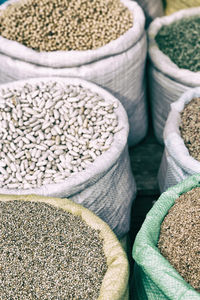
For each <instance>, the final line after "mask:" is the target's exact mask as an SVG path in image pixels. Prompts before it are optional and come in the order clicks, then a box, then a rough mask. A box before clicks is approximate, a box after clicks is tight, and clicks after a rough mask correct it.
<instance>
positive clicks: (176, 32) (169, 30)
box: [155, 16, 200, 72]
mask: <svg viewBox="0 0 200 300" xmlns="http://www.w3.org/2000/svg"><path fill="white" fill-rule="evenodd" d="M155 40H156V42H157V44H158V47H159V49H160V50H161V51H162V52H163V53H164V54H166V55H167V56H168V57H169V58H170V59H171V60H172V61H173V62H174V63H175V64H176V65H177V66H178V67H179V68H183V69H188V70H190V71H193V72H198V71H200V17H199V16H194V17H188V18H184V19H181V20H178V21H175V22H173V23H172V24H170V25H165V26H162V27H161V29H160V30H159V32H158V33H157V35H156V37H155Z"/></svg>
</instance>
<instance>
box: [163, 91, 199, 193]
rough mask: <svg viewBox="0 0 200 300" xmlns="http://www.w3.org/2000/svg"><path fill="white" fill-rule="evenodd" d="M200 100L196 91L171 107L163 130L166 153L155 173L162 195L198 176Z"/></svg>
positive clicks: (189, 93)
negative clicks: (176, 185)
mask: <svg viewBox="0 0 200 300" xmlns="http://www.w3.org/2000/svg"><path fill="white" fill-rule="evenodd" d="M199 97H200V88H195V89H191V90H189V91H187V92H186V93H184V94H183V95H182V96H181V97H180V99H179V100H178V101H176V102H174V103H172V104H171V111H170V113H169V116H168V119H167V122H166V125H165V128H164V144H165V150H164V154H163V158H162V161H161V165H160V169H159V173H158V183H159V187H160V190H161V192H164V191H165V190H166V189H167V188H169V187H170V186H173V185H175V184H177V183H179V182H180V181H182V180H183V179H185V178H187V177H188V176H191V175H193V174H196V173H200V156H199V153H200V140H199V134H200V133H199V128H200V120H199V106H200V98H199Z"/></svg>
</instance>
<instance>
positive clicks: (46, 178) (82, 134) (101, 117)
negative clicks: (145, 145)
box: [0, 77, 136, 238]
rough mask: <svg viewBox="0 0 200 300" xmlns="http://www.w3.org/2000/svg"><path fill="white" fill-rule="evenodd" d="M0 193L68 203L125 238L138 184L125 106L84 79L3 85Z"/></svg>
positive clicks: (0, 104)
mask: <svg viewBox="0 0 200 300" xmlns="http://www.w3.org/2000/svg"><path fill="white" fill-rule="evenodd" d="M0 107H1V112H0V118H1V119H0V120H1V121H0V124H1V126H0V141H1V142H0V149H1V152H0V158H1V161H0V172H1V173H0V193H2V194H18V195H21V194H37V195H41V196H49V197H59V198H62V197H68V198H70V199H71V200H73V201H74V202H76V203H79V204H82V205H83V206H85V207H86V208H89V209H90V210H92V211H93V212H94V213H96V214H97V215H98V216H99V217H101V218H102V219H103V220H104V221H105V222H107V223H108V224H109V225H110V227H111V229H112V230H113V231H114V232H115V233H116V234H117V236H118V237H119V238H122V237H123V236H124V235H126V234H127V233H128V231H129V227H130V213H131V206H132V202H133V200H134V198H135V194H136V185H135V181H134V178H133V175H132V172H131V166H130V159H129V154H128V146H127V138H128V131H129V125H128V118H127V114H126V112H125V110H124V108H123V106H122V104H121V103H120V102H119V101H118V100H117V99H116V98H115V97H114V96H113V95H112V94H110V93H109V92H107V91H106V90H104V89H102V88H101V87H99V86H97V85H96V84H93V83H91V82H87V81H85V80H83V79H79V78H57V77H51V78H49V77H47V78H35V79H27V80H20V81H16V82H11V83H7V84H2V85H1V86H0Z"/></svg>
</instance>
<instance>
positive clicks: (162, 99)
mask: <svg viewBox="0 0 200 300" xmlns="http://www.w3.org/2000/svg"><path fill="white" fill-rule="evenodd" d="M174 2H175V1H174ZM197 14H200V7H198V8H190V9H186V10H181V11H179V12H176V13H174V14H172V15H170V16H165V17H162V18H157V19H156V20H154V21H153V22H152V23H151V25H150V26H149V30H148V38H149V57H150V68H149V75H148V77H149V90H150V99H151V110H152V120H153V127H154V132H155V136H156V138H157V140H158V141H159V143H161V144H163V129H164V126H165V122H166V120H167V117H168V114H169V111H170V104H171V103H173V102H174V101H176V100H177V99H178V98H179V97H180V95H181V94H182V93H183V92H185V91H187V90H188V89H189V88H191V87H198V86H200V72H192V71H189V70H186V69H180V68H179V67H178V66H177V65H176V64H174V63H173V62H172V61H171V59H170V58H169V57H168V56H167V55H165V54H164V53H163V52H162V51H160V49H159V48H158V45H157V43H156V41H155V37H156V35H157V33H158V31H159V30H160V28H161V27H162V26H163V25H168V24H171V23H173V22H175V21H177V20H180V19H182V18H185V17H189V16H194V15H197Z"/></svg>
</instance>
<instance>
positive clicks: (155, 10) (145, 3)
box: [136, 0, 164, 26]
mask: <svg viewBox="0 0 200 300" xmlns="http://www.w3.org/2000/svg"><path fill="white" fill-rule="evenodd" d="M136 1H137V3H138V4H139V5H140V6H141V7H142V8H143V10H144V13H145V16H146V25H147V26H148V25H149V23H151V22H152V20H154V19H155V18H157V17H161V16H163V15H164V9H163V2H162V0H136Z"/></svg>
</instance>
